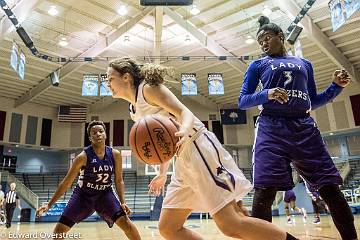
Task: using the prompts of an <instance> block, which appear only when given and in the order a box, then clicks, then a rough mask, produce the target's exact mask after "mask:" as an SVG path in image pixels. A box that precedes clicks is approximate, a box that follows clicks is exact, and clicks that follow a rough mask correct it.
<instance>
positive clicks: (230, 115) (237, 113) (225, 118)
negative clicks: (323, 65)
mask: <svg viewBox="0 0 360 240" xmlns="http://www.w3.org/2000/svg"><path fill="white" fill-rule="evenodd" d="M220 116H221V124H222V125H235V124H246V122H247V121H246V111H245V110H241V109H238V108H231V109H220Z"/></svg>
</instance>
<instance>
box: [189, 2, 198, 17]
mask: <svg viewBox="0 0 360 240" xmlns="http://www.w3.org/2000/svg"><path fill="white" fill-rule="evenodd" d="M190 13H191V14H192V15H197V14H199V13H200V10H199V9H198V8H197V7H196V5H195V4H194V5H193V6H192V8H191V10H190Z"/></svg>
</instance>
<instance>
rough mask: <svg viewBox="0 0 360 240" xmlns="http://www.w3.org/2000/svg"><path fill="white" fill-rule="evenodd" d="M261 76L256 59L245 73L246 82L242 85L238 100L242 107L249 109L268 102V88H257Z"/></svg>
mask: <svg viewBox="0 0 360 240" xmlns="http://www.w3.org/2000/svg"><path fill="white" fill-rule="evenodd" d="M259 81H260V76H259V71H258V63H257V62H256V61H254V62H252V63H250V65H249V67H248V69H247V70H246V73H245V75H244V83H243V85H242V88H241V91H240V96H239V100H238V107H239V108H240V109H243V110H245V109H247V108H251V107H254V106H257V105H261V104H263V103H266V102H268V101H269V100H268V89H264V90H262V91H260V92H256V93H255V90H256V88H257V86H258V84H259Z"/></svg>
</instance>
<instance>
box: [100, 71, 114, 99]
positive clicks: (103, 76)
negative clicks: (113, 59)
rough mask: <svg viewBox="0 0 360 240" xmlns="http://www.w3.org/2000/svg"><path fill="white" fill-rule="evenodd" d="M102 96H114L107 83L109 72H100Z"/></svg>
mask: <svg viewBox="0 0 360 240" xmlns="http://www.w3.org/2000/svg"><path fill="white" fill-rule="evenodd" d="M100 96H112V92H111V90H110V88H109V87H108V85H107V74H100Z"/></svg>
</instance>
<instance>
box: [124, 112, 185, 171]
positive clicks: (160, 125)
mask: <svg viewBox="0 0 360 240" xmlns="http://www.w3.org/2000/svg"><path fill="white" fill-rule="evenodd" d="M177 131H178V130H177V128H176V126H175V125H174V123H173V122H172V121H171V120H170V119H169V118H168V117H165V116H161V115H148V116H146V117H144V118H142V119H140V120H138V121H137V122H136V123H135V124H134V125H133V126H132V128H131V131H130V138H129V140H130V146H131V149H132V152H133V153H134V155H135V156H136V158H137V159H138V160H141V161H143V162H145V163H147V164H152V165H156V164H161V163H163V162H166V161H169V160H170V159H171V158H172V157H173V156H174V155H175V152H176V143H177V142H178V138H177V137H175V132H177Z"/></svg>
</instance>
